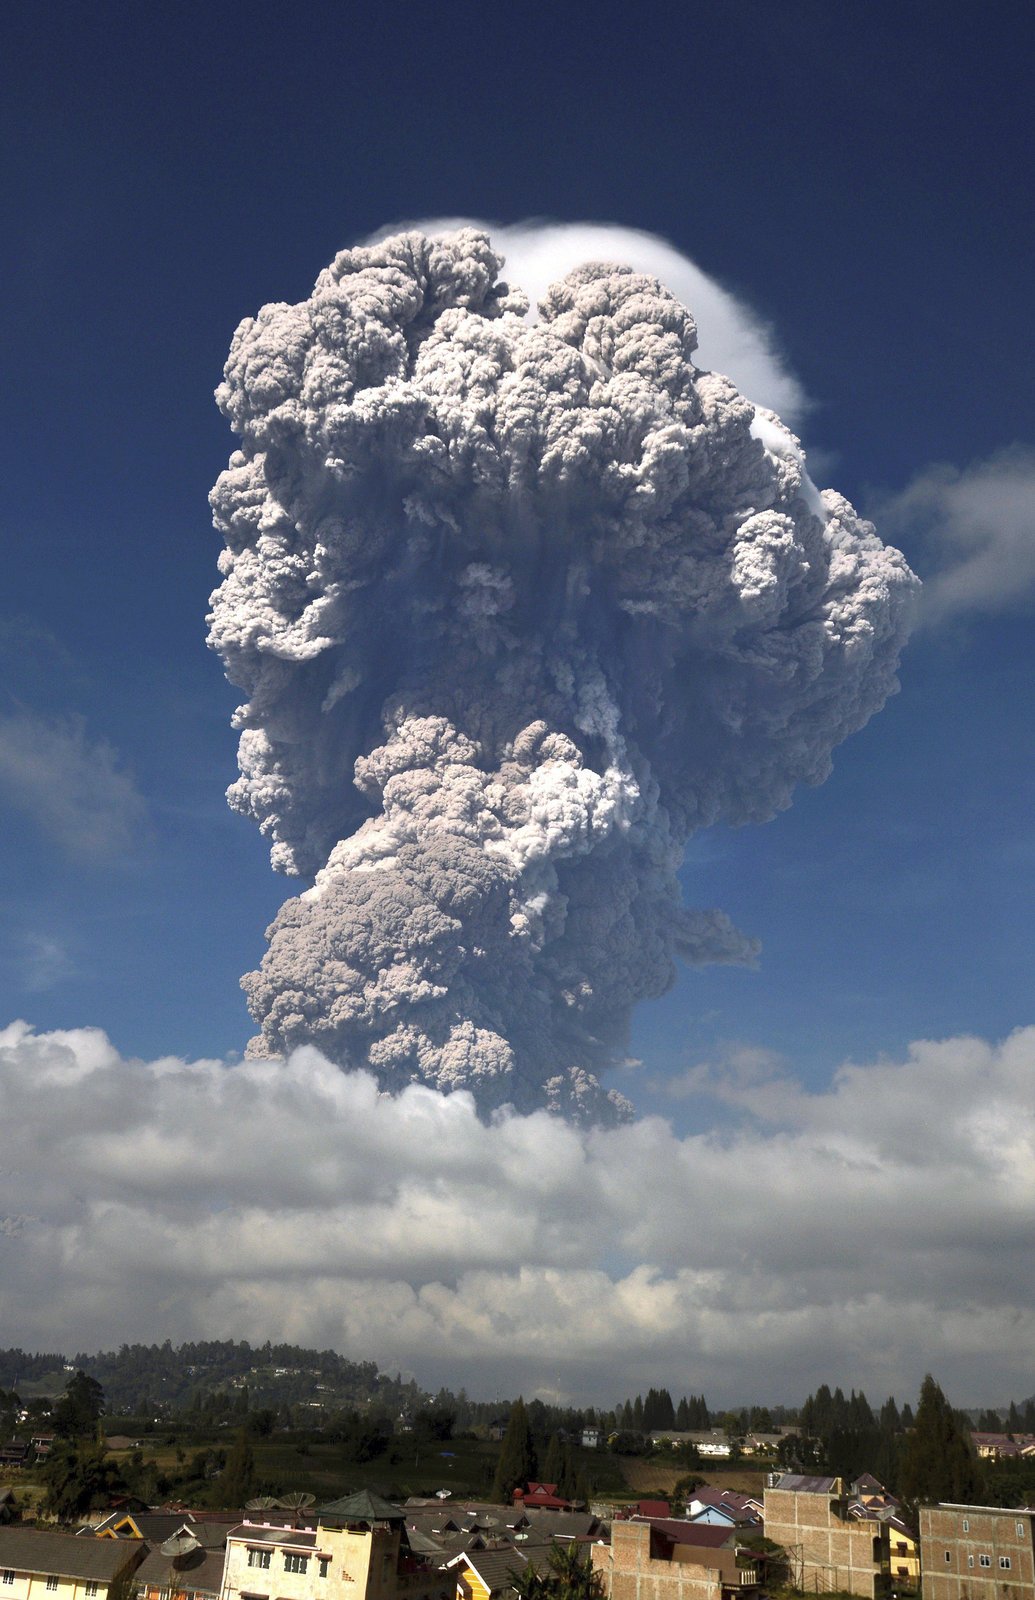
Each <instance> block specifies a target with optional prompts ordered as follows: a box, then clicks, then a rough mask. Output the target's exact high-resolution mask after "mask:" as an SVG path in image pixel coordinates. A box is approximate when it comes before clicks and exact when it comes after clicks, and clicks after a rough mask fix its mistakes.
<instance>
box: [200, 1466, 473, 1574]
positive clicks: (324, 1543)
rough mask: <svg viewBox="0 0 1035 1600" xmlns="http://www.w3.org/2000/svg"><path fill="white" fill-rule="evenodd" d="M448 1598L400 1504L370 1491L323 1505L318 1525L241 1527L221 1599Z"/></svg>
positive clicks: (229, 1549)
mask: <svg viewBox="0 0 1035 1600" xmlns="http://www.w3.org/2000/svg"><path fill="white" fill-rule="evenodd" d="M314 1596H317V1597H318V1600H450V1596H449V1591H448V1587H447V1585H446V1584H445V1582H444V1580H443V1575H442V1573H441V1572H440V1571H439V1570H438V1568H437V1566H436V1565H435V1564H434V1563H433V1562H432V1561H430V1560H429V1559H428V1558H427V1557H426V1556H424V1555H420V1554H418V1553H417V1552H416V1551H414V1550H413V1549H412V1548H411V1546H410V1542H409V1538H408V1536H407V1533H406V1517H405V1513H404V1512H403V1511H402V1510H401V1508H400V1507H399V1506H396V1505H393V1504H392V1503H391V1502H390V1501H388V1500H383V1499H382V1498H381V1497H380V1495H376V1494H373V1493H371V1492H370V1491H369V1490H366V1489H364V1490H361V1491H360V1492H359V1493H358V1494H353V1495H347V1496H346V1497H345V1498H344V1499H341V1500H335V1501H332V1502H331V1503H330V1504H328V1505H325V1506H322V1507H320V1509H319V1510H318V1511H317V1512H316V1513H315V1519H314V1521H313V1523H312V1525H308V1524H307V1525H305V1526H302V1527H293V1526H292V1527H284V1526H279V1525H273V1524H271V1523H269V1522H248V1521H245V1522H243V1523H241V1524H240V1525H239V1526H237V1527H236V1528H234V1529H232V1531H231V1533H230V1535H229V1537H228V1538H227V1542H226V1563H225V1569H224V1575H223V1586H222V1590H221V1600H313V1597H314Z"/></svg>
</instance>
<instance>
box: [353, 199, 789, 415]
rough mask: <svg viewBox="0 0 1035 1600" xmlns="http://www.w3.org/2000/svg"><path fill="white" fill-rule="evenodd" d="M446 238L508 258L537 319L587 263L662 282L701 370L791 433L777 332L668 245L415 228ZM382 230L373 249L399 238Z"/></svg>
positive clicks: (458, 221)
mask: <svg viewBox="0 0 1035 1600" xmlns="http://www.w3.org/2000/svg"><path fill="white" fill-rule="evenodd" d="M410 226H411V227H413V228H416V229H419V231H420V232H421V233H426V234H432V235H436V236H437V235H440V234H448V233H455V232H456V231H457V230H458V229H459V228H476V229H478V230H480V231H481V232H484V233H488V234H489V235H490V236H491V238H492V242H493V246H494V248H495V249H496V250H498V251H499V253H500V254H501V255H502V256H503V258H504V263H505V268H504V270H505V274H506V277H507V278H508V279H509V281H510V282H511V283H516V284H520V286H521V288H522V289H523V290H524V292H525V294H526V295H527V296H528V300H529V309H528V312H527V315H528V316H529V317H530V318H532V319H534V318H535V317H536V315H537V311H538V306H539V302H540V301H541V300H542V299H544V298H545V296H546V294H547V291H548V290H549V288H550V285H551V284H554V283H559V282H560V280H561V279H562V278H566V277H567V275H568V273H569V272H574V271H575V269H576V268H578V267H581V266H583V265H584V264H585V263H586V262H587V261H620V262H622V263H623V264H624V265H625V266H627V267H631V268H632V270H633V271H634V272H638V273H643V274H645V275H646V276H647V277H649V278H656V279H657V280H658V282H659V283H661V284H664V286H665V288H666V289H667V290H668V292H669V293H670V294H671V295H673V296H674V297H675V299H677V300H678V301H679V303H680V305H684V306H689V308H690V310H691V311H692V312H693V314H694V321H695V322H696V324H697V332H698V338H699V341H700V343H699V346H698V350H697V355H696V363H697V365H698V366H699V367H702V368H706V367H707V368H712V369H713V370H714V371H716V372H723V373H725V374H726V376H727V377H728V378H731V379H732V380H733V382H734V383H735V384H736V386H737V388H738V389H739V390H740V392H741V394H746V395H749V396H750V397H751V399H752V400H753V401H754V402H755V404H756V405H759V406H764V407H766V408H767V409H768V410H770V411H775V412H778V413H779V415H780V416H781V417H782V418H783V420H784V422H786V423H789V424H790V425H791V426H792V427H793V426H794V425H795V424H797V423H799V422H800V421H801V420H802V418H803V416H804V414H805V412H806V410H807V409H808V403H807V400H806V397H805V393H804V391H803V389H802V386H801V384H800V382H799V380H798V379H797V378H796V377H795V375H794V373H793V372H792V371H791V369H790V367H789V366H788V364H787V360H786V358H785V356H784V354H783V352H782V350H781V349H780V346H779V343H778V341H777V338H776V335H775V332H774V330H773V329H772V327H770V325H769V324H768V323H767V322H766V321H765V320H764V319H763V318H762V317H760V316H759V314H758V313H757V312H756V311H755V310H754V309H753V308H752V307H751V306H749V305H748V304H747V302H746V301H744V300H742V299H741V298H740V297H739V296H737V295H735V294H732V293H731V292H730V290H729V289H727V288H725V287H724V286H723V285H722V284H721V283H719V282H717V280H716V279H715V278H713V277H711V276H709V274H708V273H707V272H704V271H703V270H702V268H701V267H699V266H698V265H697V263H696V261H692V260H691V259H690V257H689V256H685V255H684V254H683V252H682V251H681V250H677V249H676V247H675V245H673V244H670V243H669V241H668V240H667V239H662V238H660V237H659V236H658V235H657V234H656V233H647V232H645V231H644V229H642V228H625V227H622V226H620V225H619V224H618V223H616V222H547V221H530V222H518V223H511V224H504V225H500V224H498V223H491V222H486V221H485V220H484V219H478V218H475V217H430V218H421V219H420V220H418V221H416V222H413V223H412V224H410ZM397 231H398V229H397V227H394V228H386V229H382V230H381V231H380V232H379V233H377V234H375V235H374V236H373V239H372V240H371V241H370V242H371V243H373V242H377V241H380V240H382V239H385V238H387V237H388V236H389V235H390V234H391V233H394V232H397Z"/></svg>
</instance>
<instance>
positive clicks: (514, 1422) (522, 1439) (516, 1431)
mask: <svg viewBox="0 0 1035 1600" xmlns="http://www.w3.org/2000/svg"><path fill="white" fill-rule="evenodd" d="M535 1476H536V1457H535V1445H534V1444H533V1442H532V1430H531V1428H530V1427H529V1425H528V1413H527V1411H526V1410H525V1402H524V1400H523V1399H522V1398H521V1396H520V1395H518V1397H517V1399H516V1400H515V1401H514V1404H513V1405H512V1406H511V1408H510V1420H509V1422H508V1423H507V1431H506V1433H505V1434H504V1435H503V1446H502V1449H501V1450H500V1458H499V1461H498V1462H497V1464H496V1476H495V1478H494V1479H493V1484H492V1495H493V1499H494V1500H496V1501H498V1502H499V1503H500V1504H501V1505H508V1504H509V1503H510V1501H511V1500H512V1499H513V1497H514V1490H515V1489H524V1488H525V1487H526V1485H527V1484H528V1481H529V1479H530V1478H534V1477H535Z"/></svg>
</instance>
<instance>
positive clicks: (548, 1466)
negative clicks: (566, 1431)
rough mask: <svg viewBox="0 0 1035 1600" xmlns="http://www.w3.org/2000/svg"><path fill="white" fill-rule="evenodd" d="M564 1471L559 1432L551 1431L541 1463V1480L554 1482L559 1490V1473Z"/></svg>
mask: <svg viewBox="0 0 1035 1600" xmlns="http://www.w3.org/2000/svg"><path fill="white" fill-rule="evenodd" d="M563 1471H564V1447H563V1445H562V1444H561V1436H560V1434H559V1433H551V1435H550V1443H549V1444H548V1445H547V1447H546V1460H545V1461H544V1463H543V1482H544V1483H555V1484H556V1485H557V1488H558V1491H560V1484H561V1473H562V1472H563Z"/></svg>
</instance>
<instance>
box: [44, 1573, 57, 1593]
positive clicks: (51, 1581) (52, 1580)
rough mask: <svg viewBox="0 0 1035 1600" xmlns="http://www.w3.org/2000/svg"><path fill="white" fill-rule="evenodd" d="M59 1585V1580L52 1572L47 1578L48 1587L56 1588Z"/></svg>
mask: <svg viewBox="0 0 1035 1600" xmlns="http://www.w3.org/2000/svg"><path fill="white" fill-rule="evenodd" d="M57 1586H58V1581H57V1579H56V1578H55V1577H54V1575H53V1573H51V1575H50V1577H49V1578H48V1579H47V1588H48V1589H56V1588H57Z"/></svg>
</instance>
